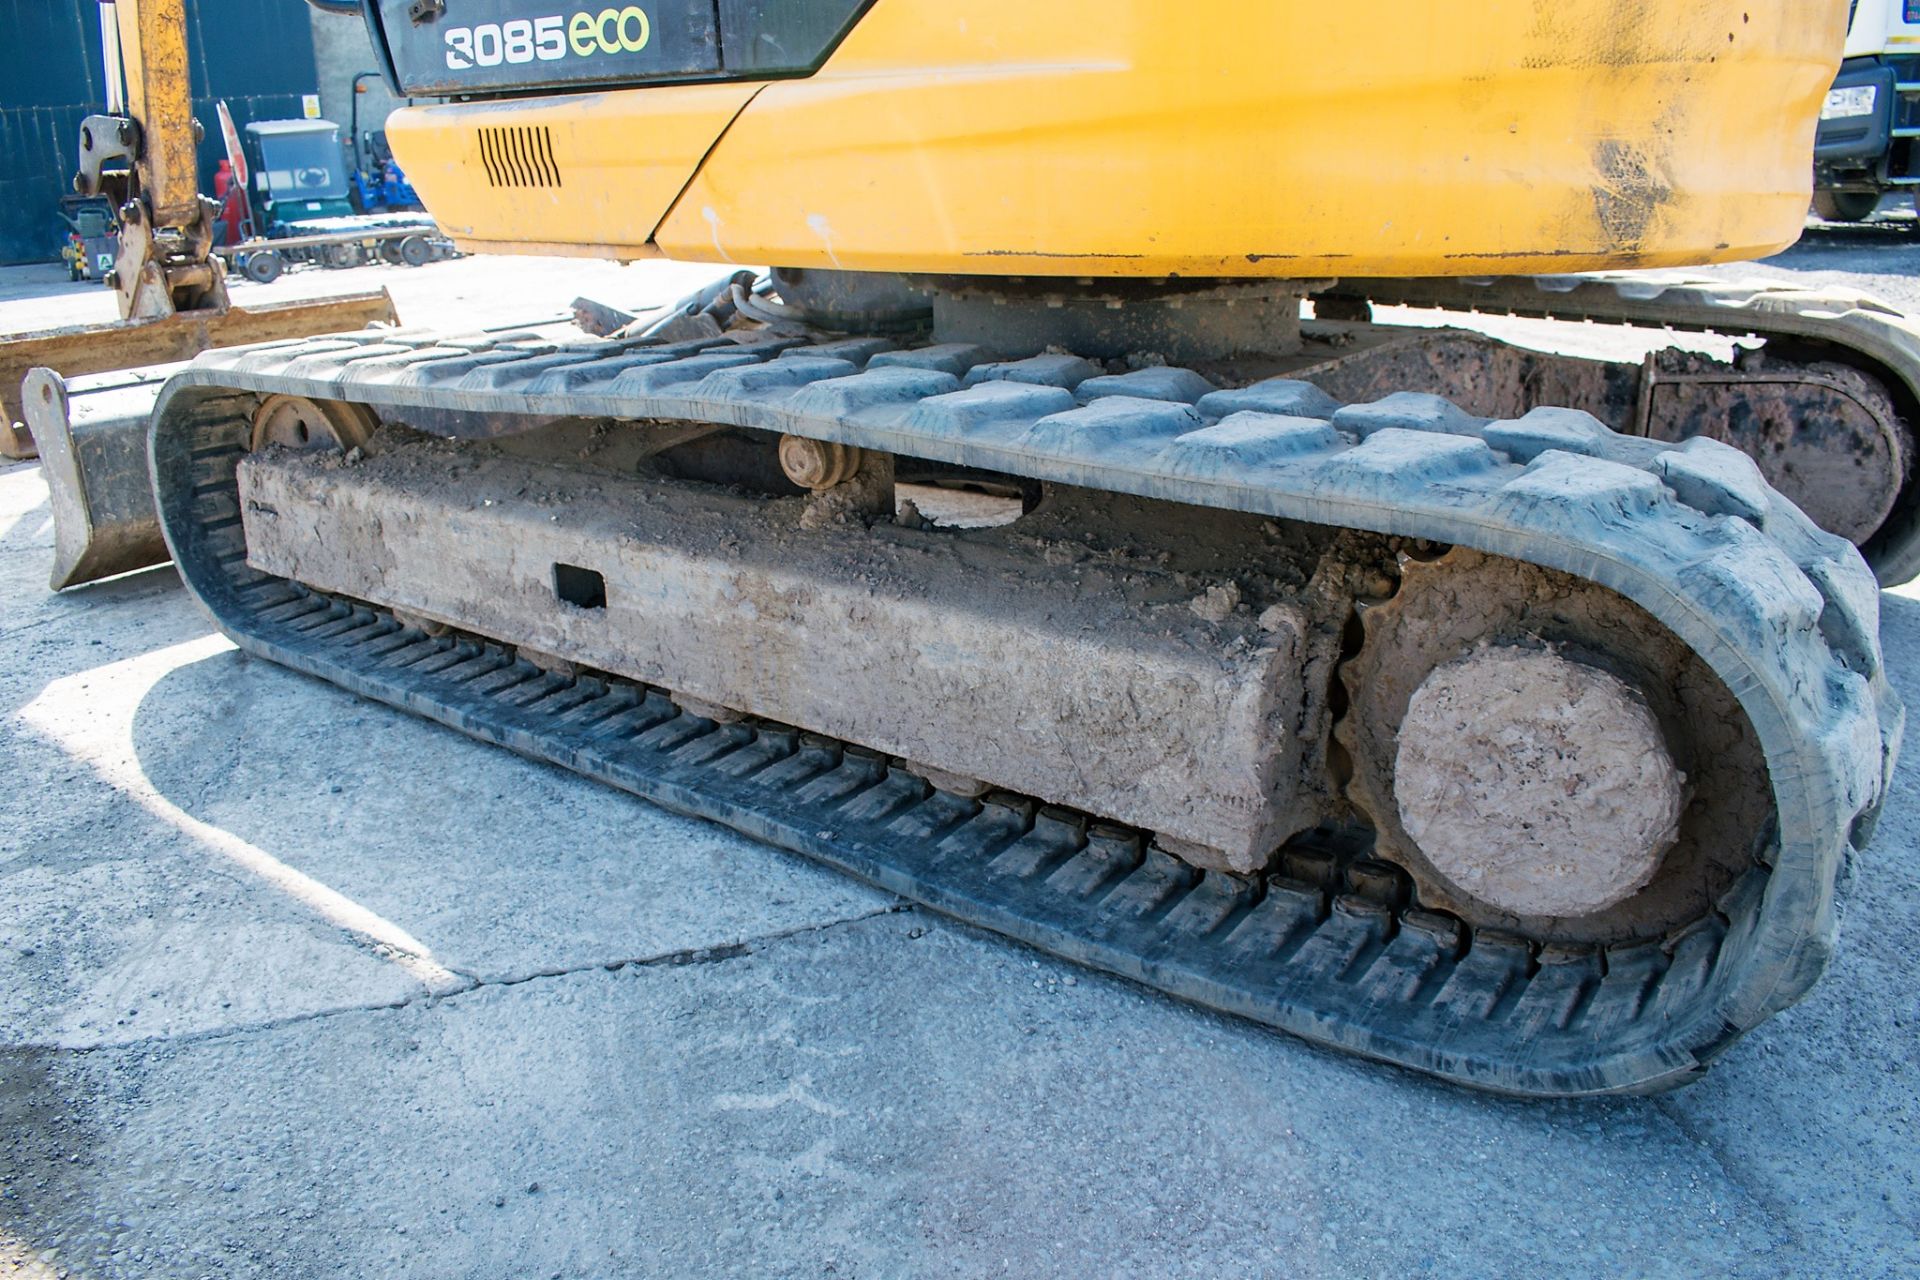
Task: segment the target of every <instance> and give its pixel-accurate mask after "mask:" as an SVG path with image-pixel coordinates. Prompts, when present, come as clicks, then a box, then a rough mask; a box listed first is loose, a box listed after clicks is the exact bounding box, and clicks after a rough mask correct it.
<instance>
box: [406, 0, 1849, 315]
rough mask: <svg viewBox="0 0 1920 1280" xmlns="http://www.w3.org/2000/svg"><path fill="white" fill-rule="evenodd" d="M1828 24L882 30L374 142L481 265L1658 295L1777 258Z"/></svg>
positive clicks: (891, 9) (1351, 21)
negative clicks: (1600, 276) (1747, 262)
mask: <svg viewBox="0 0 1920 1280" xmlns="http://www.w3.org/2000/svg"><path fill="white" fill-rule="evenodd" d="M1846 11H1847V6H1846V5H1845V4H1844V3H1843V2H1842V0H1813V2H1808V0H1705V2H1703V3H1689V4H1669V5H1629V6H1623V5H1620V4H1618V3H1614V2H1613V0H1560V2H1557V3H1554V4H1539V3H1534V2H1533V0H1493V2H1491V3H1489V2H1488V0H1442V2H1440V3H1434V4H1429V5H1423V6H1410V7H1407V8H1404V9H1401V10H1399V11H1397V12H1395V13H1393V14H1392V15H1391V16H1390V17H1388V16H1384V15H1383V14H1382V13H1381V11H1380V10H1378V9H1375V8H1373V7H1371V6H1359V5H1356V6H1343V5H1323V4H1304V3H1297V2H1293V0H1287V2H1283V3H1271V4H1244V3H1226V2H1224V0H1212V2H1206V3H1169V2H1168V0H1132V2H1131V3H1112V2H1111V0H1101V2H1099V3H1095V2H1094V0H1054V2H1051V3H1046V4H1034V3H1031V0H968V2H966V3H956V4H944V5H937V6H930V5H926V4H915V3H906V2H903V0H879V2H878V3H876V4H875V5H873V7H872V8H871V9H870V10H868V11H867V12H866V13H865V15H864V16H862V17H861V18H860V20H859V21H858V23H857V24H855V25H854V27H853V28H852V30H851V31H850V33H849V34H848V35H847V36H846V38H845V40H844V41H843V42H842V43H841V44H840V46H839V47H838V48H837V49H836V50H835V51H834V52H833V54H832V55H831V57H829V58H828V59H827V61H826V63H825V65H824V66H822V67H821V68H820V70H819V71H818V72H817V73H815V74H813V75H810V76H805V77H802V78H795V79H784V80H774V81H766V82H760V83H754V82H745V83H738V82H736V83H725V84H681V85H664V86H653V87H646V88H634V89H614V90H605V91H600V92H594V93H590V94H575V95H572V96H564V97H531V98H519V99H509V100H505V101H493V102H484V103H460V102H452V103H446V104H440V105H427V106H414V107H409V108H406V109H403V110H401V111H399V112H396V113H395V114H394V115H393V116H392V117H391V119H390V120H389V123H388V132H389V137H390V140H391V142H392V144H393V147H394V150H395V153H396V155H397V156H398V157H399V158H400V160H401V162H402V163H403V164H404V165H405V166H406V170H407V173H408V174H409V175H410V176H411V177H412V179H413V181H414V182H415V184H416V185H417V187H418V188H419V190H420V192H421V194H422V196H423V197H424V199H425V200H426V203H427V205H428V207H429V208H431V209H432V210H433V211H434V213H435V215H436V217H438V218H439V220H440V221H441V223H442V225H443V226H444V227H445V228H446V229H447V230H448V231H450V232H451V233H452V234H453V235H454V237H455V238H456V240H457V241H458V242H459V243H460V244H461V246H462V247H463V248H466V249H469V250H476V251H497V252H541V253H578V254H591V255H601V256H611V257H620V258H635V257H641V256H649V255H653V254H657V253H664V254H666V255H668V256H671V257H674V258H681V259H691V260H696V261H713V262H740V263H767V262H772V263H778V264H780V265H783V266H794V267H818V268H845V269H852V270H871V271H909V272H925V273H933V274H967V275H980V274H991V275H1002V276H1004V275H1036V276H1098V277H1115V276H1127V277H1164V276H1169V275H1183V276H1191V275H1204V276H1233V277H1273V276H1285V277H1294V278H1301V277H1316V276H1349V277H1351V276H1433V275H1479V274H1487V273H1494V272H1499V273H1532V274H1537V273H1548V272H1556V273H1557V272H1571V271H1586V270H1597V269H1608V268H1618V267H1658V266H1674V265H1682V264H1691V263H1705V262H1718V261H1730V260H1738V259H1746V258H1752V257H1755V256H1759V255H1763V254H1766V253H1769V252H1773V251H1776V250H1778V249H1780V248H1783V247H1784V246H1786V245H1787V244H1790V243H1791V242H1792V241H1793V240H1794V239H1795V238H1796V237H1797V236H1798V234H1799V232H1800V229H1801V226H1802V224H1803V222H1804V219H1805V214H1806V209H1807V201H1808V195H1809V170H1808V164H1807V156H1808V153H1809V149H1810V147H1811V145H1812V135H1813V128H1814V123H1815V117H1816V115H1817V113H1818V110H1819V106H1820V102H1821V100H1822V95H1823V94H1824V92H1825V90H1826V89H1827V87H1828V85H1829V84H1830V82H1831V80H1832V77H1833V72H1834V68H1835V65H1836V54H1837V51H1838V50H1839V48H1840V44H1841V35H1842V32H1843V29H1844V27H1845V24H1846ZM1223 33H1224V34H1223Z"/></svg>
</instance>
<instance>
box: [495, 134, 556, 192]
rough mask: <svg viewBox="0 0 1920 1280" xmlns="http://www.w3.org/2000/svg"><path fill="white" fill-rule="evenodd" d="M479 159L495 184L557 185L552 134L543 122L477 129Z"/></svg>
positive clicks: (500, 185) (509, 185)
mask: <svg viewBox="0 0 1920 1280" xmlns="http://www.w3.org/2000/svg"><path fill="white" fill-rule="evenodd" d="M480 163H481V164H482V165H484V166H486V170H487V182H488V184H489V185H491V186H495V187H557V186H559V185H560V166H559V165H558V164H557V163H555V161H554V158H553V134H552V132H551V131H550V130H549V129H548V128H547V127H546V126H545V125H506V126H504V127H501V128H488V129H482V130H480Z"/></svg>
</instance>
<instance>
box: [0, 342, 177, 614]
mask: <svg viewBox="0 0 1920 1280" xmlns="http://www.w3.org/2000/svg"><path fill="white" fill-rule="evenodd" d="M178 367H179V366H178V365H159V366H155V367H152V368H147V369H130V370H124V371H121V372H118V373H108V374H94V375H91V376H88V377H83V378H76V379H74V380H73V381H72V382H68V381H67V380H66V379H64V378H62V377H61V376H60V375H59V374H57V373H55V372H54V371H53V370H51V369H35V370H33V371H32V372H31V373H29V374H28V375H27V378H26V382H25V383H24V385H23V386H22V388H21V394H22V398H23V400H24V402H25V408H26V415H27V426H28V428H29V429H30V430H31V431H32V432H33V437H34V439H36V440H39V441H41V442H43V443H44V444H45V446H46V447H45V449H44V450H43V451H42V452H41V455H40V465H41V468H42V470H43V471H44V473H45V475H46V479H47V489H48V491H49V494H50V496H51V501H52V505H53V575H52V577H51V579H50V581H49V585H51V586H52V588H53V589H54V590H55V591H59V590H62V589H64V588H66V587H72V586H78V585H79V584H81V583H83V582H93V581H96V580H97V579H100V578H108V577H112V576H113V575H115V574H120V573H130V572H132V571H133V570H135V569H145V568H147V567H149V566H151V565H156V564H165V563H166V562H167V559H168V557H167V544H166V540H165V539H164V538H162V537H161V536H160V521H159V517H158V516H157V514H156V513H155V511H154V505H153V481H152V478H151V477H150V476H149V474H148V471H147V422H148V419H149V418H151V417H152V415H153V402H154V398H155V397H156V396H158V395H159V393H160V388H161V386H162V385H163V384H164V383H165V382H166V379H167V375H168V374H170V373H172V372H173V371H174V370H175V369H177V368H178Z"/></svg>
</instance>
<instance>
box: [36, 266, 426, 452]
mask: <svg viewBox="0 0 1920 1280" xmlns="http://www.w3.org/2000/svg"><path fill="white" fill-rule="evenodd" d="M396 322H397V317H396V315H395V312H394V309H393V299H392V298H391V297H389V296H388V295H387V291H386V290H385V289H381V290H379V291H377V292H373V293H353V294H347V295H344V296H342V297H337V298H315V299H312V300H310V301H305V302H282V303H274V304H272V305H269V306H263V307H253V308H248V309H241V308H238V307H236V308H233V309H231V310H228V311H223V312H190V311H181V312H176V313H175V314H173V315H170V316H167V317H165V318H164V319H158V320H121V321H117V322H115V323H113V324H102V325H77V326H74V327H72V328H67V329H50V330H45V331H43V332H40V333H30V334H25V335H23V336H20V337H10V338H0V456H5V457H8V458H32V457H35V456H37V455H38V448H37V447H36V438H35V437H34V436H32V435H30V434H29V433H28V431H27V430H26V429H25V427H24V426H23V425H22V421H21V414H20V412H19V407H18V406H17V405H16V404H14V403H13V399H14V397H15V396H16V395H17V394H19V388H20V381H21V379H22V378H24V377H25V376H26V373H27V370H29V369H37V368H38V369H57V370H59V371H60V372H61V374H63V375H65V376H66V377H69V378H73V377H79V376H81V375H83V374H90V373H108V372H111V371H113V370H116V369H135V368H142V367H145V366H148V365H159V364H168V363H171V362H174V361H179V360H191V359H192V358H193V357H194V356H196V355H198V354H200V353H201V352H202V351H206V350H209V349H210V348H213V347H241V346H248V345H251V344H253V343H256V342H274V341H277V340H280V339H284V338H310V337H313V336H315V335H316V334H322V333H339V332H343V331H345V330H348V329H364V328H365V327H366V326H368V325H370V324H394V323H396ZM142 429H143V430H144V428H142Z"/></svg>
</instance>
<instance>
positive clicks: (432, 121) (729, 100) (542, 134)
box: [387, 84, 759, 258]
mask: <svg viewBox="0 0 1920 1280" xmlns="http://www.w3.org/2000/svg"><path fill="white" fill-rule="evenodd" d="M758 88H759V86H758V85H753V84H699V85H678V86H675V87H673V88H671V89H653V90H648V91H645V92H638V91H633V90H628V91H625V92H620V93H585V94H577V95H573V96H568V97H555V98H524V99H516V100H511V101H506V102H490V103H471V104H463V105H457V106H440V107H411V108H404V109H402V110H399V111H396V112H394V113H393V114H392V115H391V116H389V117H388V119H387V140H388V142H389V143H390V144H391V145H392V147H393V150H394V154H395V155H396V156H398V157H400V158H401V160H400V162H401V163H402V164H403V165H405V166H406V168H407V177H408V179H409V180H410V181H411V182H412V183H413V185H414V189H415V190H417V191H418V192H419V193H420V196H421V199H422V201H423V202H424V203H425V204H426V206H427V207H428V208H429V209H431V210H432V211H433V215H434V218H435V219H436V220H437V221H438V222H439V224H440V227H441V229H442V230H444V231H445V232H447V234H449V235H451V236H452V237H453V238H454V240H455V242H456V243H458V244H459V245H460V247H461V248H463V249H467V250H469V251H485V250H492V251H494V252H500V253H547V254H560V255H575V256H588V257H620V258H637V257H646V256H649V255H652V254H655V253H657V252H658V250H657V249H654V248H653V247H652V246H651V245H650V244H649V243H648V241H649V239H650V238H651V237H652V234H653V228H654V227H655V226H656V225H658V223H659V221H660V219H661V217H662V216H663V215H665V213H666V212H667V209H668V208H669V207H670V206H671V205H672V204H673V201H674V199H675V197H677V196H678V195H679V194H680V193H681V192H682V191H684V190H685V189H686V185H687V179H688V178H690V177H691V176H692V175H693V173H694V171H695V169H697V168H698V167H699V165H700V160H701V157H703V156H705V155H706V154H707V151H708V149H709V148H711V147H712V146H713V144H714V140H715V139H716V138H718V137H719V136H720V134H721V132H722V131H723V130H725V129H726V127H727V126H728V125H729V124H730V123H732V122H733V119H734V117H735V116H737V115H739V113H740V109H741V108H742V107H744V106H745V105H746V104H747V102H748V101H749V100H750V99H752V97H753V95H754V92H755V90H756V89H758Z"/></svg>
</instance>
